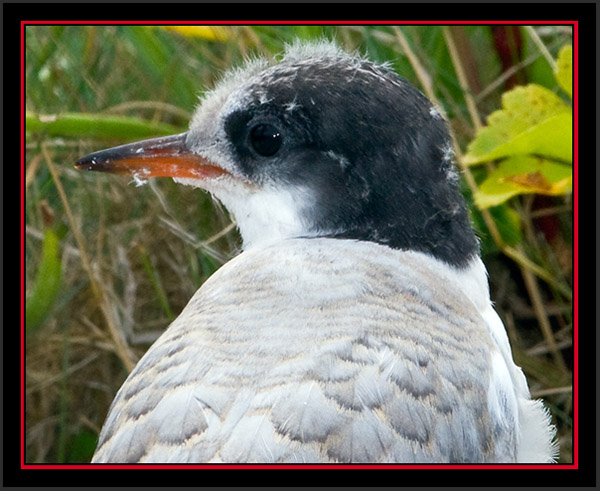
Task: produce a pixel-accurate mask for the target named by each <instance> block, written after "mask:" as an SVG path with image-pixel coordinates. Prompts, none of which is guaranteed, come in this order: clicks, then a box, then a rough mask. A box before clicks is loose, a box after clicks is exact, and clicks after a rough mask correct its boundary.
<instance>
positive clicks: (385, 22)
mask: <svg viewBox="0 0 600 491" xmlns="http://www.w3.org/2000/svg"><path fill="white" fill-rule="evenodd" d="M22 23H25V24H28V25H38V24H39V25H83V24H90V25H178V26H185V25H202V26H205V25H230V26H240V25H339V26H341V25H396V26H402V25H454V24H459V25H494V24H500V25H513V24H514V25H573V24H576V23H577V21H541V20H535V21H516V20H477V21H474V20H465V21H457V20H452V21H437V20H436V21H429V20H414V21H409V20H402V21H401V20H397V21H394V20H377V21H355V20H348V21H318V20H305V21H290V20H260V21H258V20H256V21H255V20H253V21H227V20H223V21H215V20H203V21H190V20H182V21H173V20H165V21H156V20H148V21H141V20H131V21H124V20H114V21H104V20H103V21H97V20H91V21H83V20H77V21H70V20H69V21H66V20H65V21H41V20H32V21H22Z"/></svg>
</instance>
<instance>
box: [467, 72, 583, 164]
mask: <svg viewBox="0 0 600 491" xmlns="http://www.w3.org/2000/svg"><path fill="white" fill-rule="evenodd" d="M571 128H572V116H571V108H570V107H569V106H567V105H566V104H565V103H564V102H563V101H562V100H561V99H560V98H559V97H558V96H557V95H556V94H554V93H552V92H551V91H549V90H548V89H546V88H544V87H542V86H540V85H535V84H530V85H527V86H524V87H516V88H515V89H513V90H511V91H509V92H507V93H505V94H504V95H503V96H502V109H501V110H499V111H495V112H493V113H492V114H491V115H490V116H489V118H488V126H486V127H485V128H482V129H481V130H479V131H478V132H477V136H476V137H475V139H474V140H473V141H472V142H471V143H470V144H469V146H468V148H467V154H466V155H465V157H464V163H465V164H467V165H473V164H478V163H481V162H486V161H490V160H496V159H499V158H503V157H508V156H511V155H527V154H535V155H542V156H545V157H548V158H550V159H557V160H563V161H566V162H570V161H571V154H572V134H571V133H572V132H571Z"/></svg>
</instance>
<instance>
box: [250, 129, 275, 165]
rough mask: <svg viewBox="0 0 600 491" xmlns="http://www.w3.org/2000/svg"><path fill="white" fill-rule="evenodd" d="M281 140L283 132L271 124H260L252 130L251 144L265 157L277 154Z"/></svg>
mask: <svg viewBox="0 0 600 491" xmlns="http://www.w3.org/2000/svg"><path fill="white" fill-rule="evenodd" d="M281 142H282V138H281V132H280V131H279V130H278V129H277V128H276V127H275V126H273V125H271V124H259V125H256V126H255V127H254V128H252V130H251V131H250V144H251V145H252V148H253V149H254V150H255V151H256V153H258V154H259V155H262V156H263V157H270V156H272V155H275V154H276V153H277V151H278V150H279V149H280V148H281Z"/></svg>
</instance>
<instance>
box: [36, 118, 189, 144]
mask: <svg viewBox="0 0 600 491" xmlns="http://www.w3.org/2000/svg"><path fill="white" fill-rule="evenodd" d="M25 129H26V131H27V132H34V133H45V134H46V135H48V136H62V137H69V138H91V139H95V140H123V141H125V140H134V139H139V138H151V137H154V136H164V135H171V134H174V133H180V132H181V131H184V130H185V128H181V127H177V126H173V125H170V124H166V123H156V122H153V121H148V120H146V119H141V118H137V117H132V116H113V115H106V114H83V113H64V114H57V115H46V116H42V115H35V114H33V113H30V112H28V113H27V114H26V118H25Z"/></svg>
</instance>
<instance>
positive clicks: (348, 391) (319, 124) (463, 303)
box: [77, 43, 556, 463]
mask: <svg viewBox="0 0 600 491" xmlns="http://www.w3.org/2000/svg"><path fill="white" fill-rule="evenodd" d="M449 141H450V139H449V137H448V134H447V131H446V129H445V126H444V122H443V120H442V119H441V117H440V115H439V113H438V112H437V111H435V110H434V109H433V108H432V106H431V104H430V103H429V102H428V101H427V100H426V99H425V98H424V96H423V95H422V94H420V93H418V91H416V89H414V88H413V87H411V86H410V84H408V83H407V82H406V81H405V80H403V79H401V77H399V76H397V75H396V74H394V73H393V72H391V70H390V69H389V68H388V67H384V66H378V65H375V64H373V63H371V62H369V61H368V60H365V59H364V58H361V57H358V56H354V55H348V54H344V53H342V52H341V51H340V50H339V49H338V48H337V47H335V46H333V45H331V44H323V43H320V44H316V45H308V46H304V45H297V46H294V47H292V48H290V49H289V50H288V51H287V52H286V55H285V56H284V58H283V60H282V61H281V63H280V64H279V65H275V66H270V65H268V64H267V63H266V62H254V63H250V64H249V65H248V66H247V67H246V68H245V69H244V70H241V71H235V72H233V73H232V74H230V75H228V76H226V77H225V79H224V81H222V82H221V83H220V84H219V85H218V86H217V88H216V89H215V90H214V91H212V92H209V93H208V94H207V95H206V96H205V97H204V99H203V101H202V103H201V105H200V107H199V108H198V110H197V112H196V114H195V116H194V118H193V120H192V123H191V125H190V131H189V132H187V133H185V134H181V135H175V136H172V137H167V138H161V139H156V140H149V141H146V142H141V143H138V144H131V145H126V146H122V147H117V148H115V149H110V150H106V151H102V152H97V153H94V154H91V155H89V156H87V157H85V158H83V159H81V160H80V161H79V162H78V163H77V166H78V167H79V168H82V169H89V170H101V171H108V172H120V173H123V172H124V173H130V174H131V175H133V176H134V178H135V179H136V182H138V181H141V180H142V179H143V178H147V177H153V176H172V177H174V178H175V179H176V180H177V181H178V182H181V183H183V184H189V185H193V186H197V187H200V188H202V189H205V190H208V191H209V192H211V193H212V194H213V196H215V197H216V198H217V199H218V200H220V201H221V202H222V203H223V204H225V206H226V207H227V208H228V209H229V211H230V212H232V213H233V214H234V215H235V218H236V221H237V223H238V226H239V228H240V231H241V234H242V237H243V239H244V248H245V250H244V252H242V253H241V254H240V255H239V256H237V257H236V258H234V259H233V260H232V261H230V262H229V263H227V264H226V265H225V266H223V267H222V268H221V269H220V270H219V271H217V272H216V273H215V274H214V275H213V276H212V277H211V278H209V280H208V281H207V282H206V283H205V284H204V285H203V286H202V287H201V288H200V289H199V290H198V292H197V293H196V294H195V295H194V297H193V298H192V299H191V300H190V302H189V304H188V305H187V307H186V308H185V309H184V311H183V312H182V313H181V315H180V316H179V317H178V318H177V319H176V320H175V322H173V324H172V325H171V326H170V327H169V328H168V329H167V331H166V332H165V333H164V334H163V335H162V336H161V337H160V338H159V339H158V341H157V342H156V343H155V344H154V345H153V346H152V347H151V348H150V349H149V351H148V352H147V353H146V355H145V356H144V357H143V358H142V359H141V360H140V362H139V363H138V365H137V366H136V367H135V369H134V370H133V372H132V373H131V374H130V376H129V378H128V379H127V381H126V382H125V383H124V385H123V387H122V388H121V390H120V391H119V393H118V394H117V397H116V398H115V401H114V403H113V405H112V407H111V410H110V412H109V415H108V417H107V419H106V422H105V425H104V427H103V430H102V433H101V435H100V441H99V444H98V448H97V451H96V454H95V456H94V462H231V463H252V462H317V463H319V462H354V463H358V462H436V463H439V462H455V463H461V462H462V463H465V462H552V461H553V459H554V455H555V450H556V449H555V446H554V444H553V443H552V439H553V434H554V430H553V427H552V426H551V425H550V421H549V415H548V413H547V412H546V410H545V409H544V407H543V405H542V404H541V402H540V401H532V400H531V398H530V394H529V390H528V388H527V382H526V380H525V377H524V375H523V373H522V372H521V370H520V369H519V368H518V367H517V366H516V365H515V364H514V361H513V359H512V355H511V351H510V346H509V342H508V337H507V335H506V332H505V329H504V326H503V325H502V322H501V321H500V319H499V318H498V315H497V314H496V312H495V311H494V309H493V307H492V305H491V302H490V299H489V292H488V284H487V277H486V271H485V267H484V266H483V264H482V262H481V260H480V258H479V256H478V243H477V239H476V238H475V236H474V234H473V231H472V230H471V227H470V224H469V221H468V215H467V210H466V206H465V204H464V200H463V199H462V196H461V195H460V192H459V189H458V185H457V182H456V174H455V173H454V171H453V170H452V152H451V151H450V148H451V147H450V146H449Z"/></svg>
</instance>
